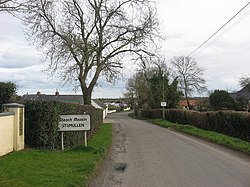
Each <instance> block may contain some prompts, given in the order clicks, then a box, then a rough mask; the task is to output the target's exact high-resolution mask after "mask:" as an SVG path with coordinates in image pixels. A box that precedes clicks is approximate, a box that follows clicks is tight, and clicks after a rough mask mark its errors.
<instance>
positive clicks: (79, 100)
mask: <svg viewBox="0 0 250 187" xmlns="http://www.w3.org/2000/svg"><path fill="white" fill-rule="evenodd" d="M22 99H24V100H45V101H60V102H64V103H75V104H79V105H83V104H84V101H83V97H82V95H60V94H59V92H58V91H56V92H55V94H54V95H46V94H42V93H41V92H39V91H38V92H37V93H36V94H25V95H23V97H22Z"/></svg>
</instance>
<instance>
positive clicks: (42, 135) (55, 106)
mask: <svg viewBox="0 0 250 187" xmlns="http://www.w3.org/2000/svg"><path fill="white" fill-rule="evenodd" d="M23 104H25V144H26V145H28V146H30V147H33V148H42V149H59V148H60V145H61V136H60V132H58V123H59V116H60V115H72V114H76V115H77V114H84V113H86V114H90V116H91V130H90V131H88V136H91V135H92V134H94V133H95V132H96V131H97V129H98V127H99V126H100V125H101V124H102V122H103V119H102V111H101V110H100V109H96V108H94V107H93V106H84V105H78V104H68V103H61V102H55V101H50V102H49V101H25V102H24V103H23ZM83 142H84V133H83V132H82V131H78V132H65V133H64V146H65V148H69V147H74V146H76V145H79V144H81V143H83Z"/></svg>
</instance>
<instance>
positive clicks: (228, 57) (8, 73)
mask: <svg viewBox="0 0 250 187" xmlns="http://www.w3.org/2000/svg"><path fill="white" fill-rule="evenodd" d="M248 2H249V0H210V1H207V0H174V1H173V0H158V3H157V7H158V15H159V19H160V23H161V24H160V27H161V30H162V33H163V34H164V36H165V38H166V40H165V41H164V42H163V44H162V45H163V48H162V51H163V54H164V55H165V58H166V60H167V61H168V60H169V59H170V58H172V57H173V56H181V55H189V54H190V53H191V52H192V51H194V50H195V49H196V48H197V47H198V46H199V45H200V44H202V43H203V42H204V41H205V40H206V39H208V37H210V36H211V35H212V34H213V33H214V32H215V31H217V30H218V29H219V28H220V27H221V26H222V25H223V24H225V23H226V22H227V21H228V20H229V19H230V18H231V17H232V16H233V15H235V14H236V13H237V12H238V11H239V10H240V9H241V8H242V7H243V6H245V5H246V4H247V3H248ZM249 14H250V6H248V7H247V9H246V10H245V11H243V12H242V14H240V16H239V17H237V18H238V19H239V22H237V20H238V19H236V22H233V23H235V24H233V25H232V24H231V25H229V26H228V27H226V29H225V30H223V31H226V32H224V33H222V32H220V33H219V34H218V35H216V36H221V37H220V38H219V39H218V40H217V41H215V42H214V43H212V44H211V45H210V46H209V47H205V48H201V50H198V51H197V52H196V53H194V54H193V55H194V56H193V57H195V59H196V60H197V62H198V64H199V66H200V67H202V68H204V69H205V75H204V78H205V80H206V84H207V87H208V89H209V90H214V89H224V90H227V91H235V90H238V89H240V87H239V85H238V80H239V78H240V77H242V76H243V75H248V76H250V15H249ZM21 27H22V25H21V23H20V22H19V21H18V20H16V19H15V18H13V17H11V16H10V15H7V14H0V81H12V82H15V83H16V84H17V85H18V87H19V89H18V94H19V95H23V94H25V93H27V92H28V93H36V92H37V91H40V92H42V93H46V94H53V93H54V92H55V91H56V89H58V90H59V92H60V93H64V94H66V93H67V94H74V92H73V91H72V87H62V85H61V84H60V81H59V80H57V79H56V78H53V79H52V78H51V77H49V76H48V74H46V73H45V72H43V71H42V70H43V69H45V68H46V66H45V64H44V63H42V62H41V59H42V58H43V56H42V54H41V53H39V52H38V51H37V50H36V48H35V47H34V46H32V45H29V43H28V42H27V40H26V39H25V35H24V34H23V32H22V29H21ZM221 33H222V34H223V35H220V34H221ZM215 38H216V37H215ZM211 41H212V40H211ZM131 69H135V66H133V67H126V68H125V69H124V78H123V79H122V80H120V81H119V82H117V84H115V85H109V84H107V83H105V82H104V81H101V82H102V87H99V88H96V89H95V91H94V94H93V96H94V97H95V98H97V97H98V98H99V97H100V98H102V97H122V93H123V92H124V87H125V82H126V79H127V78H129V76H130V75H131V73H132V72H131ZM79 93H80V92H79ZM204 95H206V93H204Z"/></svg>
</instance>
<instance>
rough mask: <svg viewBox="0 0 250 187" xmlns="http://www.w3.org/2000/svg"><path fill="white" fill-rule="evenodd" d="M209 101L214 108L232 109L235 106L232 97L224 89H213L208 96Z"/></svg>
mask: <svg viewBox="0 0 250 187" xmlns="http://www.w3.org/2000/svg"><path fill="white" fill-rule="evenodd" d="M209 102H210V105H211V107H212V108H213V109H214V110H221V109H234V107H235V103H234V100H233V98H232V97H231V96H230V95H229V93H228V92H227V91H225V90H215V91H214V93H212V94H211V95H210V96H209Z"/></svg>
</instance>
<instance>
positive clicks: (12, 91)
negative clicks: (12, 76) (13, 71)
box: [0, 82, 17, 112]
mask: <svg viewBox="0 0 250 187" xmlns="http://www.w3.org/2000/svg"><path fill="white" fill-rule="evenodd" d="M16 90H17V88H16V85H15V83H12V82H0V112H1V108H2V105H3V104H5V103H8V102H11V101H13V100H14V99H15V96H16Z"/></svg>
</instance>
